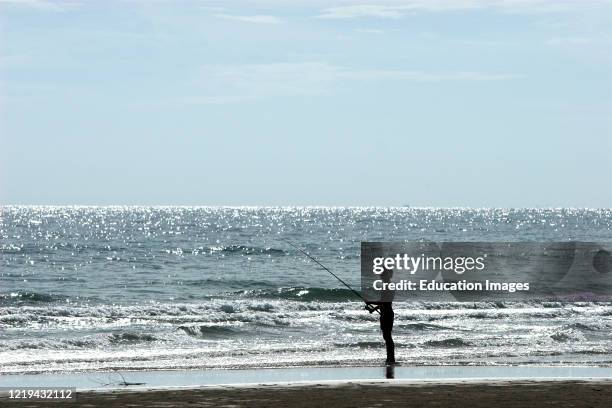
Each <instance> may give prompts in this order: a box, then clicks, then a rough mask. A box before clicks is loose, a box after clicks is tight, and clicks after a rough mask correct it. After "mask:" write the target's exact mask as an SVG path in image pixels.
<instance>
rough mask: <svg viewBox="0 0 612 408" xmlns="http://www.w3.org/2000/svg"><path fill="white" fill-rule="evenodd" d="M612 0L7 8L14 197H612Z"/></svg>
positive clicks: (3, 54)
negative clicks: (611, 177)
mask: <svg viewBox="0 0 612 408" xmlns="http://www.w3.org/2000/svg"><path fill="white" fill-rule="evenodd" d="M610 176H612V2H611V1H605V0H600V1H596V0H581V1H559V0H555V1H545V0H489V1H485V0H395V1H393V0H389V1H375V0H372V1H369V2H368V1H367V0H365V1H353V0H327V1H318V0H308V1H307V0H301V1H300V0H297V1H296V0H268V1H263V0H262V1H256V0H255V1H231V0H226V1H182V2H180V1H161V0H159V1H144V0H141V1H82V2H81V1H57V2H55V1H42V0H39V1H37V0H21V1H16V0H15V1H7V0H0V203H4V204H200V205H403V204H410V205H414V206H478V207H481V206H504V207H510V206H555V207H557V206H587V207H610V206H612V189H611V188H610V186H611V185H612V183H611V181H610Z"/></svg>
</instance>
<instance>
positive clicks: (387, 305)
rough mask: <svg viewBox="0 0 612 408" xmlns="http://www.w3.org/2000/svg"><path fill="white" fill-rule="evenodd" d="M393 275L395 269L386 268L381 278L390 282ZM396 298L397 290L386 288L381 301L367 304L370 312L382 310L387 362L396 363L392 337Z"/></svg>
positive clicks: (381, 326) (381, 316)
mask: <svg viewBox="0 0 612 408" xmlns="http://www.w3.org/2000/svg"><path fill="white" fill-rule="evenodd" d="M392 276H393V270H392V269H385V271H384V272H383V273H382V274H381V275H380V278H381V280H382V281H383V282H386V283H389V282H391V277H392ZM394 298H395V291H391V290H385V291H384V292H383V295H382V297H381V299H380V302H367V304H366V309H368V311H369V312H370V313H374V312H375V311H377V310H378V311H379V312H380V330H382V334H383V339H384V340H385V347H386V348H387V360H386V363H387V364H395V343H393V337H391V331H392V330H393V319H394V318H395V313H393V299H394Z"/></svg>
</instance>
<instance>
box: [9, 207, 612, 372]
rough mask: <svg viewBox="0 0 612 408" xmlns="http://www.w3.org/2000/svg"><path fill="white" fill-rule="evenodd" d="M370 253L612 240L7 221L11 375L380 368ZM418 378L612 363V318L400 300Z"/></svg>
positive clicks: (403, 351)
mask: <svg viewBox="0 0 612 408" xmlns="http://www.w3.org/2000/svg"><path fill="white" fill-rule="evenodd" d="M283 239H289V240H291V241H292V242H294V243H296V244H297V245H299V246H301V247H303V248H305V249H306V250H307V251H308V252H309V253H311V254H312V255H313V256H315V257H316V258H317V259H318V260H320V261H321V262H322V263H323V264H325V265H326V266H327V267H329V268H330V269H331V270H332V271H333V272H334V273H336V274H337V275H338V276H340V277H341V278H342V279H343V280H345V281H346V282H348V283H349V284H350V285H352V286H353V287H354V288H356V289H359V287H360V259H359V249H360V242H361V241H404V240H409V241H415V240H416V241H523V242H524V241H568V240H579V241H610V240H611V239H612V210H609V209H605V210H596V209H593V210H582V209H430V208H326V207H317V208H259V207H240V208H230V207H72V206H69V207H46V206H45V207H35V206H24V207H21V206H4V207H0V373H4V374H6V373H31V372H65V373H68V372H76V371H87V370H101V371H103V370H114V369H118V370H128V369H129V370H139V369H142V370H151V369H156V370H161V369H180V368H183V369H184V368H194V369H203V368H247V367H248V368H261V367H292V366H346V367H349V366H364V365H372V364H378V363H380V362H382V361H384V358H385V355H384V347H383V343H382V336H381V334H380V332H379V325H378V322H377V320H376V315H370V314H369V313H367V312H366V311H365V310H364V309H363V305H362V304H361V303H360V302H359V301H358V300H357V299H356V298H355V297H354V294H353V293H351V292H350V291H349V290H348V289H346V288H344V287H343V286H342V285H341V284H340V283H339V282H338V281H336V280H335V279H334V278H333V277H332V276H330V275H329V274H328V273H327V272H325V271H323V270H321V269H320V268H319V267H318V266H317V265H316V264H315V263H313V262H312V261H310V260H309V259H307V258H306V257H305V256H303V255H302V254H300V253H299V252H298V251H296V250H295V249H293V248H292V247H291V246H289V245H287V244H286V243H285V242H284V241H283ZM394 309H395V319H396V320H395V326H394V331H393V334H394V338H395V343H396V348H397V351H396V355H397V357H398V359H399V360H401V361H402V363H403V364H404V365H486V366H492V365H567V366H570V365H571V366H575V365H583V366H610V365H612V338H611V337H610V335H609V334H610V329H611V327H612V304H610V303H608V302H572V303H569V302H568V303H564V302H523V303H521V302H482V303H435V302H410V301H408V302H396V303H395V304H394Z"/></svg>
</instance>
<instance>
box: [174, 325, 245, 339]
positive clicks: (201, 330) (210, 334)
mask: <svg viewBox="0 0 612 408" xmlns="http://www.w3.org/2000/svg"><path fill="white" fill-rule="evenodd" d="M178 330H182V331H183V332H184V333H185V334H187V335H189V336H193V337H202V338H215V339H216V338H223V337H227V336H234V335H237V334H240V331H239V330H237V329H235V328H233V327H229V326H199V325H198V326H179V328H178Z"/></svg>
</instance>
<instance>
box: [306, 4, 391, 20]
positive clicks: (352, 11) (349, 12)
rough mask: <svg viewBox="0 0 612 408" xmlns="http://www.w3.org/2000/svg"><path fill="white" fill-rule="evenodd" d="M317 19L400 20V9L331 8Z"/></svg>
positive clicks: (369, 6) (371, 6)
mask: <svg viewBox="0 0 612 408" xmlns="http://www.w3.org/2000/svg"><path fill="white" fill-rule="evenodd" d="M317 17H318V18H335V19H342V18H359V17H379V18H401V17H402V13H401V9H398V8H397V7H391V6H382V5H359V6H342V7H331V8H327V9H325V10H323V11H322V12H321V14H320V15H318V16H317Z"/></svg>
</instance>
